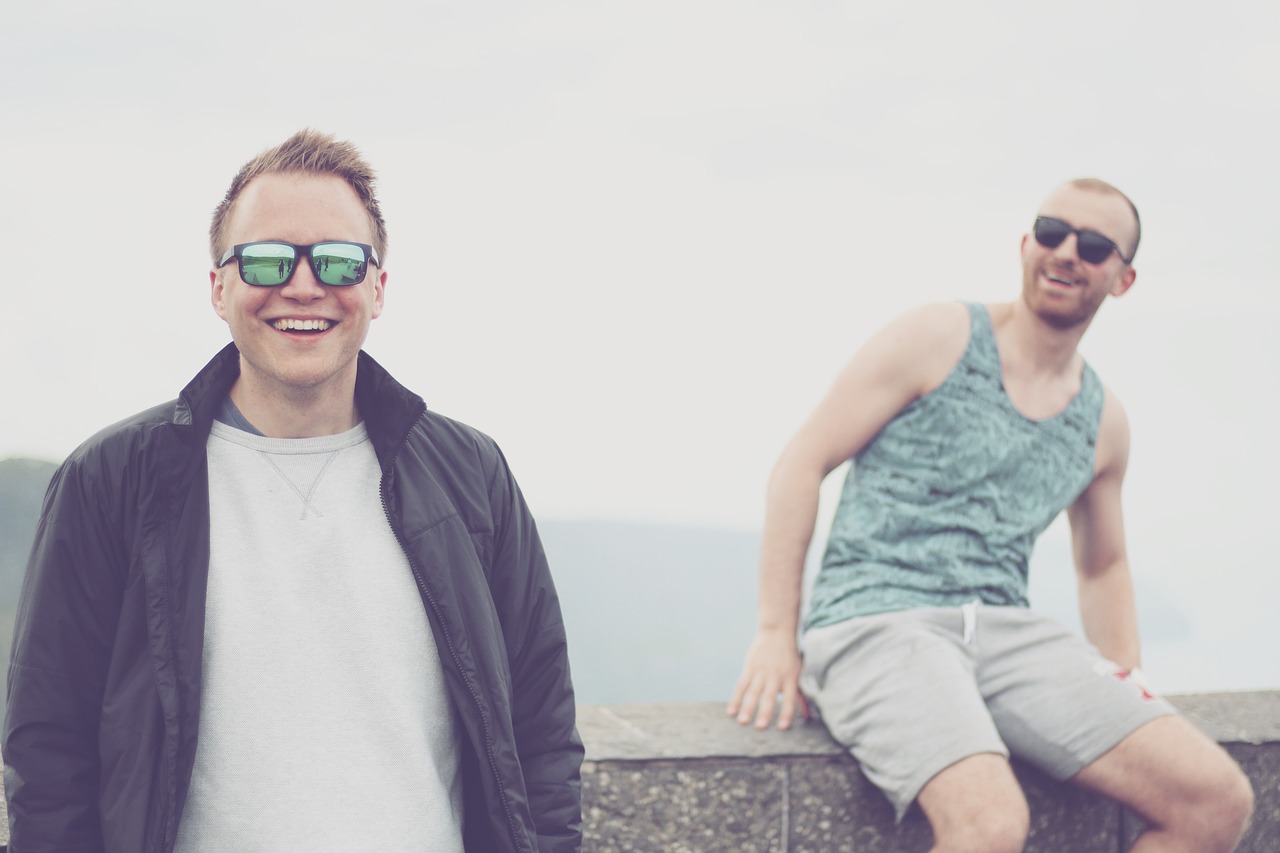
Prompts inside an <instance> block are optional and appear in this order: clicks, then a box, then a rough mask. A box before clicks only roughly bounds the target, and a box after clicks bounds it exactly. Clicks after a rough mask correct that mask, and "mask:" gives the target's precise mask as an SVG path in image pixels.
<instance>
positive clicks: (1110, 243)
mask: <svg viewBox="0 0 1280 853" xmlns="http://www.w3.org/2000/svg"><path fill="white" fill-rule="evenodd" d="M1031 233H1032V234H1034V235H1035V238H1036V242H1037V243H1039V244H1040V245H1041V246H1044V247H1045V248H1046V249H1056V248H1058V247H1059V246H1061V245H1062V241H1063V240H1065V239H1067V235H1068V234H1074V235H1076V254H1077V255H1079V256H1080V260H1082V261H1084V262H1085V263H1087V264H1100V263H1102V262H1103V261H1105V260H1106V259H1107V258H1109V257H1111V253H1112V252H1115V253H1116V254H1117V255H1119V256H1120V260H1122V261H1124V262H1125V263H1126V264H1128V263H1132V262H1133V258H1132V257H1128V258H1126V257H1125V256H1124V252H1122V251H1120V247H1119V246H1117V245H1116V243H1115V241H1114V240H1112V239H1111V238H1109V237H1104V236H1102V235H1101V234H1099V233H1098V232H1097V231H1090V230H1088V229H1087V228H1072V227H1071V226H1070V225H1069V224H1067V223H1066V222H1063V221H1062V220H1061V219H1054V218H1053V217H1052V216H1037V217H1036V223H1035V225H1034V226H1032V229H1031Z"/></svg>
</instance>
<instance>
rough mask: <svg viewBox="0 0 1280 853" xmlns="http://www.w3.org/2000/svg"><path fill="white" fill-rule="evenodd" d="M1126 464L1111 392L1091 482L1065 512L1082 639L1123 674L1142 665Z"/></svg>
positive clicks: (1124, 430)
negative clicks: (1127, 532)
mask: <svg viewBox="0 0 1280 853" xmlns="http://www.w3.org/2000/svg"><path fill="white" fill-rule="evenodd" d="M1128 462H1129V424H1128V420H1127V419H1126V418H1125V414H1124V409H1123V408H1122V407H1121V406H1120V401H1119V400H1117V399H1116V398H1115V396H1114V395H1113V394H1112V393H1111V392H1110V391H1107V392H1106V398H1105V400H1104V402H1103V408H1102V422H1101V424H1100V425H1099V427H1098V462H1097V466H1096V473H1095V475H1094V479H1093V482H1092V483H1090V484H1089V487H1088V488H1087V489H1085V491H1084V493H1083V494H1081V495H1080V497H1079V498H1077V499H1076V502H1075V503H1074V504H1073V505H1072V506H1071V507H1070V508H1069V509H1068V510H1067V517H1068V520H1069V521H1070V522H1071V545H1072V550H1073V552H1074V553H1075V562H1076V577H1077V584H1078V587H1079V594H1080V619H1081V622H1082V624H1083V625H1084V632H1085V636H1087V637H1088V638H1089V641H1090V642H1091V643H1093V644H1094V645H1095V646H1097V647H1098V650H1099V651H1100V652H1102V654H1103V656H1104V657H1106V658H1108V659H1109V660H1111V661H1114V662H1115V663H1116V664H1118V665H1119V666H1121V667H1123V668H1125V669H1130V670H1131V669H1133V668H1135V667H1137V666H1138V665H1139V664H1140V663H1141V653H1140V650H1139V643H1138V618H1137V614H1136V611H1135V608H1134V599H1133V581H1132V578H1131V577H1130V574H1129V557H1128V554H1127V553H1126V551H1125V539H1124V516H1123V514H1122V512H1121V506H1120V487H1121V485H1122V483H1123V481H1124V473H1125V468H1126V467H1127V465H1128Z"/></svg>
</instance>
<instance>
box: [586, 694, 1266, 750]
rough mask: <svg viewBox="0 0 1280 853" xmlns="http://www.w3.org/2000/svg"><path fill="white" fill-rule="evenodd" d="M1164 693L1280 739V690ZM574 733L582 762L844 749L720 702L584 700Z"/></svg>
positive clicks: (1198, 712)
mask: <svg viewBox="0 0 1280 853" xmlns="http://www.w3.org/2000/svg"><path fill="white" fill-rule="evenodd" d="M1165 698H1167V699H1168V700H1169V701H1170V702H1171V703H1172V704H1173V705H1174V706H1175V707H1176V708H1178V710H1179V711H1181V712H1182V714H1183V715H1184V716H1186V717H1187V718H1188V719H1189V720H1190V721H1191V722H1193V723H1195V724H1196V725H1197V726H1198V727H1200V729H1201V730H1202V731H1204V732H1205V733H1206V734H1208V735H1209V736H1210V737H1212V738H1214V739H1215V740H1217V741H1218V742H1219V743H1224V744H1226V743H1244V744H1261V743H1277V742H1280V690H1259V691H1239V692H1224V693H1182V694H1171V695H1169V696H1167V697H1165ZM578 731H579V733H580V734H581V735H582V740H583V743H584V744H585V746H586V758H587V761H651V760H655V759H664V758H667V759H686V758H773V757H787V756H823V755H838V754H841V753H843V752H844V749H843V748H841V746H840V745H839V744H837V743H836V742H835V741H833V740H832V739H831V736H830V735H829V734H827V730H826V728H825V727H823V726H822V725H821V724H820V723H817V722H809V723H800V722H797V723H796V724H795V725H794V726H793V727H792V729H791V730H790V731H785V732H783V731H778V730H777V728H776V727H771V728H769V729H767V730H765V731H757V730H756V729H755V728H753V727H751V726H741V725H739V724H738V723H737V721H736V720H734V719H732V718H730V717H729V716H727V715H726V714H725V712H724V703H720V702H687V703H669V702H668V703H651V704H622V705H583V706H579V708H578Z"/></svg>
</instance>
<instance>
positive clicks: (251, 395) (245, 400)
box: [231, 372, 361, 438]
mask: <svg viewBox="0 0 1280 853" xmlns="http://www.w3.org/2000/svg"><path fill="white" fill-rule="evenodd" d="M342 384H343V386H344V387H343V388H337V389H335V388H332V387H329V386H327V385H326V386H324V387H317V388H301V389H300V388H277V387H275V386H267V385H261V384H259V383H256V382H254V381H252V379H250V378H249V377H247V376H246V375H245V374H244V373H243V372H242V373H241V375H240V378H239V379H237V380H236V383H235V384H234V385H232V386H231V402H233V403H235V405H236V408H238V409H239V410H240V412H241V414H243V415H244V417H245V419H246V420H247V421H249V423H251V424H253V425H254V427H256V428H257V429H258V430H259V431H261V432H262V434H263V435H265V436H268V437H270V438H315V437H316V436H322V435H337V434H338V433H342V432H346V431H347V430H349V429H351V428H353V427H354V426H356V424H358V423H360V421H361V417H360V412H359V410H357V409H356V402H355V379H354V377H352V379H351V381H350V382H349V383H347V382H344V383H342Z"/></svg>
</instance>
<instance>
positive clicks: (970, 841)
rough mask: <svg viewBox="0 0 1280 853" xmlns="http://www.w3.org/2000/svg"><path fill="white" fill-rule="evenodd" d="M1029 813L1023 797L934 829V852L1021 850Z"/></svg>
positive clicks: (1008, 852)
mask: <svg viewBox="0 0 1280 853" xmlns="http://www.w3.org/2000/svg"><path fill="white" fill-rule="evenodd" d="M1030 827H1031V816H1030V814H1029V813H1028V811H1027V803H1026V800H1023V799H1018V800H1017V801H1016V802H1012V803H1003V804H997V803H992V804H991V805H990V806H989V807H984V808H983V809H982V810H980V811H978V812H975V813H973V814H971V815H967V816H966V817H965V818H964V819H961V820H956V821H952V822H951V823H950V824H948V825H947V826H945V827H935V828H934V837H935V842H934V848H933V850H934V853H1021V851H1022V849H1023V847H1025V846H1026V843H1027V833H1028V832H1029V831H1030Z"/></svg>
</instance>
